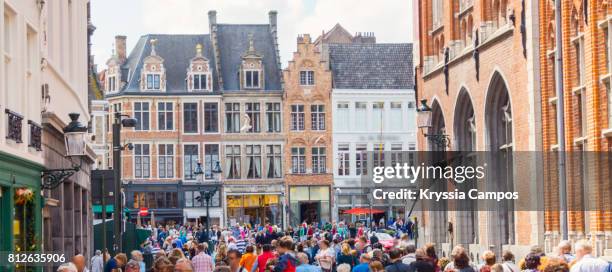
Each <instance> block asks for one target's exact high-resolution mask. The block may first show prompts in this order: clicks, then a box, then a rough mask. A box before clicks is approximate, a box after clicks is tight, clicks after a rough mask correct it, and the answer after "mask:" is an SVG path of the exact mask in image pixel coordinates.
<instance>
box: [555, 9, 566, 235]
mask: <svg viewBox="0 0 612 272" xmlns="http://www.w3.org/2000/svg"><path fill="white" fill-rule="evenodd" d="M561 5H562V3H561V0H555V15H556V16H555V43H556V44H557V50H556V52H555V62H556V64H557V65H555V68H556V69H555V73H556V74H557V80H556V81H555V82H556V86H555V87H556V92H557V144H558V146H559V148H558V154H559V157H558V167H559V212H560V214H559V222H560V225H561V226H560V227H561V236H562V239H563V240H567V191H566V189H567V187H566V180H565V178H566V177H565V175H566V172H565V119H564V117H565V106H564V101H563V56H562V54H563V39H562V33H563V31H562V20H561Z"/></svg>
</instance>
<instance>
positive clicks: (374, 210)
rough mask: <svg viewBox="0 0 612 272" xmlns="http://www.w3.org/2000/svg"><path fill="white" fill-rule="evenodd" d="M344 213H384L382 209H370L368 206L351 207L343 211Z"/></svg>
mask: <svg viewBox="0 0 612 272" xmlns="http://www.w3.org/2000/svg"><path fill="white" fill-rule="evenodd" d="M344 213H345V214H370V213H372V214H378V213H385V211H383V210H377V209H370V208H352V209H350V210H346V211H344Z"/></svg>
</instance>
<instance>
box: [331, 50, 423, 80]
mask: <svg viewBox="0 0 612 272" xmlns="http://www.w3.org/2000/svg"><path fill="white" fill-rule="evenodd" d="M329 62H330V66H331V70H332V73H333V88H335V89H414V71H413V69H412V67H413V66H412V44H408V43H403V44H383V43H379V44H330V45H329Z"/></svg>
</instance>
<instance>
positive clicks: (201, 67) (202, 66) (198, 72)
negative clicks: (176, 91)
mask: <svg viewBox="0 0 612 272" xmlns="http://www.w3.org/2000/svg"><path fill="white" fill-rule="evenodd" d="M202 50H203V46H202V44H197V45H196V56H195V57H194V58H192V59H191V62H190V64H189V67H188V68H187V87H188V90H189V91H211V90H212V82H211V81H212V75H211V73H210V67H209V65H208V59H207V58H205V57H204V56H203V55H202Z"/></svg>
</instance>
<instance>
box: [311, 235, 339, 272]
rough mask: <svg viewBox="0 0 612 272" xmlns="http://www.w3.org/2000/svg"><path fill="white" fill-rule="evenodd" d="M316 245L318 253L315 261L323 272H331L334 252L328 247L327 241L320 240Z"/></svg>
mask: <svg viewBox="0 0 612 272" xmlns="http://www.w3.org/2000/svg"><path fill="white" fill-rule="evenodd" d="M318 244H319V252H318V253H317V255H316V256H315V260H316V261H317V262H319V265H320V266H321V270H323V272H330V271H332V268H333V265H334V258H335V257H336V254H335V252H334V250H333V249H332V248H331V247H329V241H327V240H324V239H323V240H320V241H319V243H318Z"/></svg>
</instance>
